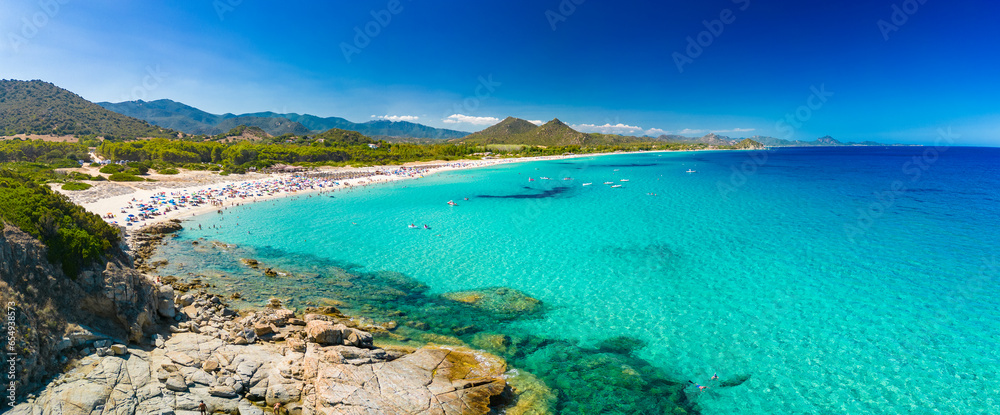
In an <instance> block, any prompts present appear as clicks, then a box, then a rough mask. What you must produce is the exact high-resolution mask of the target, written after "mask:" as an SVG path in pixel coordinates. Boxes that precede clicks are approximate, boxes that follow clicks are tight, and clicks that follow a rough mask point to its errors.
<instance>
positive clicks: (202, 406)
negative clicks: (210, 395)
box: [198, 401, 208, 415]
mask: <svg viewBox="0 0 1000 415" xmlns="http://www.w3.org/2000/svg"><path fill="white" fill-rule="evenodd" d="M198 411H199V412H201V415H208V406H207V405H205V401H201V403H199V404H198Z"/></svg>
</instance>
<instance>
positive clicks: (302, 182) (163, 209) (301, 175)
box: [52, 153, 610, 230]
mask: <svg viewBox="0 0 1000 415" xmlns="http://www.w3.org/2000/svg"><path fill="white" fill-rule="evenodd" d="M608 154H610V153H608ZM599 155H606V154H604V153H602V154H574V155H560V156H540V157H522V158H497V159H485V160H457V161H443V160H434V161H424V162H410V163H405V164H403V165H402V166H398V165H397V166H371V167H357V168H355V167H321V168H318V169H315V170H310V171H306V172H298V173H247V174H243V175H230V176H220V175H218V174H217V173H214V172H205V171H186V170H185V171H182V172H181V173H180V174H176V175H158V174H150V176H149V177H150V178H152V179H154V180H156V181H154V182H98V183H96V184H94V186H93V187H92V188H90V189H88V190H84V191H66V190H62V189H61V188H60V185H58V184H53V185H52V188H53V190H55V191H57V192H59V193H62V194H64V195H66V196H67V197H69V198H70V200H72V201H73V202H74V203H77V204H79V205H80V206H82V207H83V208H84V209H86V210H87V211H89V212H92V213H95V214H97V215H100V216H101V217H102V218H104V220H105V221H107V222H108V223H111V224H115V225H119V226H122V227H124V228H125V229H126V230H129V229H138V228H140V227H142V226H146V225H150V224H153V223H158V222H163V221H167V220H171V219H184V218H190V217H192V216H197V215H199V214H204V213H209V212H212V211H217V210H220V209H225V208H228V207H231V206H237V205H241V204H246V203H254V202H260V201H265V200H270V199H274V198H280V197H286V196H293V195H303V194H312V193H325V192H335V191H339V190H343V189H348V188H353V187H358V186H369V185H374V184H378V183H388V182H394V181H397V180H407V179H415V178H419V177H424V176H426V175H430V174H434V173H438V172H442V171H449V170H460V169H472V168H480V167H488V166H495V165H499V164H507V163H520V162H528V161H538V160H555V159H565V158H573V157H592V156H599ZM73 170H75V171H80V172H82V173H87V174H97V168H92V167H81V168H79V169H73ZM130 215H131V216H130Z"/></svg>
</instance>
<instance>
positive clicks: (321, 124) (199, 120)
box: [97, 99, 469, 139]
mask: <svg viewBox="0 0 1000 415" xmlns="http://www.w3.org/2000/svg"><path fill="white" fill-rule="evenodd" d="M97 105H100V106H101V107H104V108H106V109H108V110H111V111H114V112H117V113H119V114H122V115H127V116H129V117H135V118H138V119H140V120H145V121H147V122H149V123H151V124H154V125H158V126H161V127H164V128H171V129H174V130H177V131H183V132H185V133H188V134H205V135H215V134H220V133H223V132H226V131H228V130H229V129H231V128H233V127H236V126H237V125H246V126H248V127H259V128H261V129H262V130H264V131H266V132H267V133H268V134H271V135H275V136H277V135H282V134H289V133H290V134H295V135H304V134H311V133H318V132H321V131H326V130H329V129H331V128H339V129H342V130H349V131H356V132H359V133H361V134H364V135H367V136H369V137H386V138H388V137H401V138H430V139H451V138H459V137H464V136H466V135H468V134H469V133H467V132H463V131H455V130H448V129H444V128H434V127H428V126H426V125H423V124H416V123H412V122H407V121H389V120H374V121H368V122H364V123H355V122H351V121H348V120H346V119H344V118H340V117H326V118H323V117H317V116H315V115H309V114H295V113H289V114H279V113H275V112H255V113H248V114H239V115H236V114H229V113H226V114H222V115H217V114H211V113H208V112H205V111H202V110H200V109H198V108H195V107H192V106H190V105H185V104H182V103H180V102H176V101H171V100H169V99H160V100H156V101H148V102H147V101H142V100H139V101H125V102H118V103H112V102H98V103H97Z"/></svg>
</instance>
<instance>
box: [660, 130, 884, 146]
mask: <svg viewBox="0 0 1000 415" xmlns="http://www.w3.org/2000/svg"><path fill="white" fill-rule="evenodd" d="M656 140H658V141H666V142H676V143H701V144H707V145H710V146H732V145H737V144H739V143H740V142H741V140H753V141H755V142H758V143H760V144H763V145H764V146H768V147H792V146H798V147H806V146H813V147H821V146H884V145H886V144H882V143H876V142H874V141H863V142H860V143H854V142H847V143H844V142H841V141H838V140H837V139H835V138H833V137H830V136H824V137H820V138H817V139H815V140H813V141H801V140H784V139H781V138H774V137H768V136H761V135H755V136H753V137H749V138H746V139H743V138H730V137H726V136H724V135H718V134H711V133H710V134H707V135H704V136H702V137H685V136H681V135H661V136H659V137H657V138H656Z"/></svg>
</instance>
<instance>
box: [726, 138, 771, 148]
mask: <svg viewBox="0 0 1000 415" xmlns="http://www.w3.org/2000/svg"><path fill="white" fill-rule="evenodd" d="M733 148H735V149H737V150H760V149H763V148H764V145H763V144H761V143H758V142H756V141H753V140H751V139H749V138H744V139H743V140H740V142H738V143H736V144H734V145H733Z"/></svg>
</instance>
